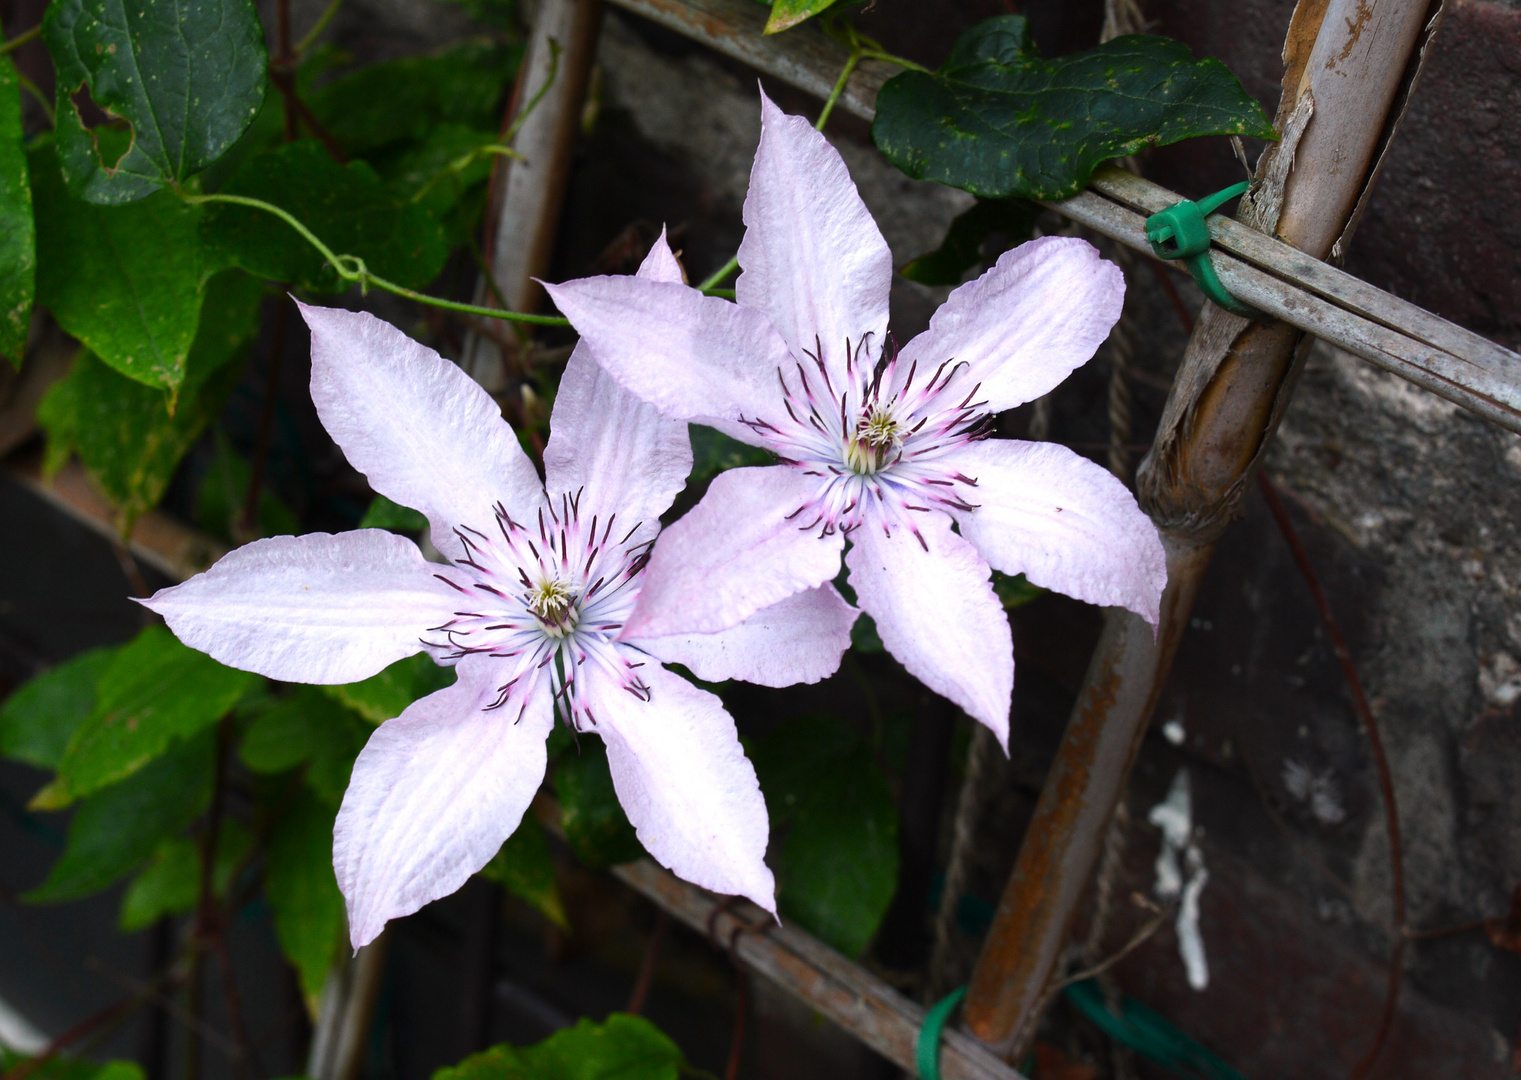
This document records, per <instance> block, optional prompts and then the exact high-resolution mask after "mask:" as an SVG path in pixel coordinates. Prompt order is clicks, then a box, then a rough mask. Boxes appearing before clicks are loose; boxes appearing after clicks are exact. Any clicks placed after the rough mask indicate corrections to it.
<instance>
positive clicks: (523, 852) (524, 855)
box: [480, 814, 570, 930]
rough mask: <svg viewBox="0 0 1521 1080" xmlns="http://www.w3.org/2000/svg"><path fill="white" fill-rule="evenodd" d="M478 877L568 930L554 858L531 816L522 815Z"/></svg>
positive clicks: (541, 831)
mask: <svg viewBox="0 0 1521 1080" xmlns="http://www.w3.org/2000/svg"><path fill="white" fill-rule="evenodd" d="M480 873H481V877H483V878H485V879H487V880H488V881H494V882H496V883H497V884H498V885H500V886H502V888H504V889H506V890H507V891H508V892H510V893H512V894H513V895H514V896H516V897H518V898H519V899H522V900H525V901H527V902H528V903H530V904H532V905H533V906H534V907H535V908H537V909H538V910H539V912H540V913H542V914H543V915H544V917H545V918H547V919H548V920H549V921H550V922H552V923H554V924H555V925H556V926H558V927H559V928H560V929H562V930H569V929H570V919H569V917H567V916H566V914H565V902H564V901H563V900H562V899H561V898H560V883H559V880H558V879H557V878H556V877H555V861H554V856H552V855H551V854H550V853H549V840H548V838H547V837H546V836H545V835H544V826H542V825H540V824H539V821H538V819H537V818H535V817H534V816H533V815H532V814H525V815H523V821H522V824H520V825H519V826H518V827H517V829H516V831H514V832H513V834H512V835H511V836H509V837H508V838H507V842H506V843H504V844H503V845H502V847H501V850H500V851H498V852H497V853H496V854H495V855H493V856H492V858H491V861H490V862H489V863H487V864H486V865H485V866H483V867H482V868H481V872H480Z"/></svg>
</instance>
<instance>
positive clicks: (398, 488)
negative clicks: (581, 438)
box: [300, 304, 543, 557]
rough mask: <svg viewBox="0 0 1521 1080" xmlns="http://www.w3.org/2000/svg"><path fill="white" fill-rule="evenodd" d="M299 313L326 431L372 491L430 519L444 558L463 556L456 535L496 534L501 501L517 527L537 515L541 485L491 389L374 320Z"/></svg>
mask: <svg viewBox="0 0 1521 1080" xmlns="http://www.w3.org/2000/svg"><path fill="white" fill-rule="evenodd" d="M300 307H301V314H302V315H303V316H304V317H305V318H306V322H307V325H308V326H310V327H311V329H312V402H313V403H314V404H315V405H316V406H317V414H318V415H319V416H320V417H321V418H322V425H323V427H325V428H327V431H328V434H329V435H331V436H332V437H333V440H334V441H335V442H337V443H338V445H339V446H340V447H342V448H343V452H344V454H345V456H347V457H348V459H349V464H351V465H353V466H354V468H356V469H358V470H359V471H360V472H362V473H364V475H365V476H366V477H368V478H369V481H370V486H371V487H373V488H374V489H375V490H376V491H378V492H380V493H381V494H382V495H384V496H386V497H387V498H388V499H391V500H392V501H394V502H398V503H401V505H403V506H410V507H411V508H412V509H414V510H419V511H421V512H422V513H424V514H426V515H427V517H428V521H429V522H430V523H431V524H432V526H433V528H432V535H433V545H434V546H435V547H437V548H438V550H439V551H441V552H443V553H444V554H445V555H448V556H450V557H459V556H461V555H463V554H464V548H463V547H462V545H461V544H460V543H459V540H458V538H457V537H456V536H455V535H454V533H453V529H454V528H455V527H456V526H459V525H469V526H471V527H473V528H476V529H479V530H481V531H483V532H484V531H487V530H489V529H490V528H491V525H492V520H493V512H492V506H493V505H494V504H495V503H497V502H498V501H500V502H501V503H502V504H503V505H504V506H506V508H507V510H508V512H509V513H510V514H511V515H512V516H513V517H514V518H516V519H517V520H518V521H527V520H529V519H530V518H532V517H533V516H534V514H535V513H536V512H537V510H538V508H539V506H540V505H542V499H543V486H542V485H541V484H540V483H539V477H538V473H536V472H535V471H534V467H533V462H531V461H529V460H528V455H527V454H525V453H523V448H522V447H521V446H519V445H518V439H517V436H516V435H514V434H513V432H512V429H511V428H510V427H508V426H507V424H506V422H505V421H504V420H503V419H502V411H501V409H500V408H498V407H497V404H496V402H494V401H492V400H491V397H490V395H488V394H487V393H486V391H484V390H482V389H481V388H480V387H479V386H477V385H476V384H475V383H474V382H472V381H471V380H470V377H469V376H468V375H466V374H465V373H464V372H463V371H461V370H460V369H459V368H458V367H456V366H455V365H453V364H451V363H449V361H447V360H445V359H444V358H443V357H441V356H439V355H438V353H436V352H434V351H433V350H432V349H430V348H427V347H426V346H424V345H419V344H418V343H417V342H415V341H413V340H412V339H411V338H409V337H407V336H406V335H405V334H403V333H402V332H401V331H400V330H398V329H396V328H395V327H394V326H392V325H391V324H390V323H386V322H382V321H381V320H380V319H377V318H375V316H373V315H369V314H367V313H365V312H362V311H342V310H340V309H338V308H320V307H310V306H308V305H306V304H302V305H300Z"/></svg>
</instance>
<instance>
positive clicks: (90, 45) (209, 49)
mask: <svg viewBox="0 0 1521 1080" xmlns="http://www.w3.org/2000/svg"><path fill="white" fill-rule="evenodd" d="M42 38H43V41H44V42H46V43H47V47H48V51H49V52H50V53H52V55H53V65H54V67H55V68H56V69H57V72H58V149H59V156H60V158H61V159H62V162H63V167H64V171H65V173H67V175H68V179H69V190H70V191H72V192H73V193H74V194H75V195H78V196H80V197H81V198H84V199H88V200H89V201H90V202H94V203H124V202H131V201H133V200H136V199H141V198H143V197H144V196H146V195H149V194H151V193H153V192H154V191H157V190H158V189H159V188H160V187H162V186H163V185H164V184H165V183H170V182H177V181H181V180H184V179H186V178H187V177H189V176H191V175H193V174H195V173H197V172H199V171H200V170H201V169H204V168H205V167H206V166H207V165H210V164H211V163H212V162H213V161H215V160H216V159H217V158H219V157H221V156H222V154H223V152H225V151H226V150H227V148H228V147H230V146H231V145H232V144H233V143H234V142H236V141H237V138H238V136H239V135H241V134H243V130H244V129H245V128H247V127H248V125H249V124H250V123H252V122H253V118H254V116H255V114H257V113H258V111H259V106H260V104H262V103H263V101H264V88H265V76H266V73H267V71H268V68H269V55H268V53H267V52H266V51H265V49H264V32H263V30H262V29H261V28H260V26H259V16H258V13H257V12H256V11H255V10H254V5H253V3H252V2H251V0H197V2H196V3H183V2H180V0H54V2H53V3H52V4H50V5H49V6H48V10H47V14H46V15H45V16H44V17H43V20H42ZM82 87H88V88H89V92H90V97H91V99H92V100H93V101H94V102H95V104H96V105H98V106H100V107H101V108H102V109H105V110H106V111H107V112H108V113H109V114H111V115H112V116H115V117H120V118H121V119H123V120H125V121H126V122H127V124H129V125H131V141H130V146H129V148H128V149H126V151H125V153H123V154H121V155H120V157H119V158H118V157H117V155H116V154H115V153H112V152H110V151H108V149H107V147H106V146H104V145H99V144H98V140H99V135H100V130H101V129H100V128H96V129H94V130H90V129H87V128H86V127H85V124H84V121H83V120H82V119H81V116H80V112H79V109H78V107H77V106H76V105H75V103H74V96H75V94H76V93H77V92H78V91H79V90H80V89H81V88H82ZM103 155H104V156H103Z"/></svg>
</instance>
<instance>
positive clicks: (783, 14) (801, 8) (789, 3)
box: [765, 0, 835, 34]
mask: <svg viewBox="0 0 1521 1080" xmlns="http://www.w3.org/2000/svg"><path fill="white" fill-rule="evenodd" d="M834 2H835V0H776V2H775V3H774V4H772V5H771V17H770V18H769V19H767V20H766V30H765V32H766V33H768V34H779V33H781V32H782V31H783V30H790V29H791V28H792V27H794V26H796V25H797V24H798V23H800V22H802V21H803V20H805V19H811V18H813V16H815V15H817V14H819V13H820V12H823V11H825V10H827V9H828V8H830V7H832V6H833V5H834Z"/></svg>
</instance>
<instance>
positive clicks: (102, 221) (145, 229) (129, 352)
mask: <svg viewBox="0 0 1521 1080" xmlns="http://www.w3.org/2000/svg"><path fill="white" fill-rule="evenodd" d="M28 157H29V161H30V167H31V175H32V200H33V205H34V209H35V211H36V217H37V259H38V263H37V300H38V302H39V303H41V304H43V305H44V306H45V307H47V309H48V310H49V311H51V312H52V313H53V317H54V318H55V319H57V320H58V325H60V326H62V327H63V328H64V329H65V330H67V331H68V332H69V333H70V334H72V335H74V337H76V338H78V339H79V340H80V341H82V342H84V344H85V345H87V346H89V348H90V349H92V350H93V351H94V352H95V355H97V356H99V357H100V358H101V359H102V360H104V361H105V362H106V363H107V364H109V365H110V366H111V367H113V368H115V369H116V370H117V371H119V372H121V373H122V374H123V375H126V376H127V377H128V378H132V379H136V380H137V381H138V382H141V383H145V384H146V385H148V386H153V387H158V388H160V389H166V390H173V389H175V388H176V387H178V386H179V385H180V383H181V381H182V380H183V379H184V378H185V363H186V360H187V358H188V357H189V355H190V346H191V343H192V342H194V341H195V331H196V325H197V323H198V322H199V320H200V314H201V293H202V286H203V282H204V277H205V275H204V274H203V272H202V265H201V253H200V246H199V243H198V241H197V237H196V229H197V222H198V220H199V218H200V211H199V210H198V209H197V208H195V207H190V206H186V205H185V204H184V203H182V202H181V201H180V200H179V199H176V198H175V197H174V196H173V195H171V194H169V193H168V192H167V191H166V192H160V193H159V194H157V195H154V196H152V197H150V198H147V199H143V200H142V201H141V202H136V203H133V204H132V205H131V206H115V207H105V206H95V205H92V204H90V203H86V202H80V201H79V200H78V199H75V198H73V197H72V196H71V195H69V193H68V192H67V191H65V190H64V186H63V178H62V176H61V175H60V174H59V172H58V157H57V155H56V153H55V152H54V149H53V145H52V142H51V140H40V141H39V142H37V143H34V144H33V146H32V148H31V150H30V151H29V154H28Z"/></svg>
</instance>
